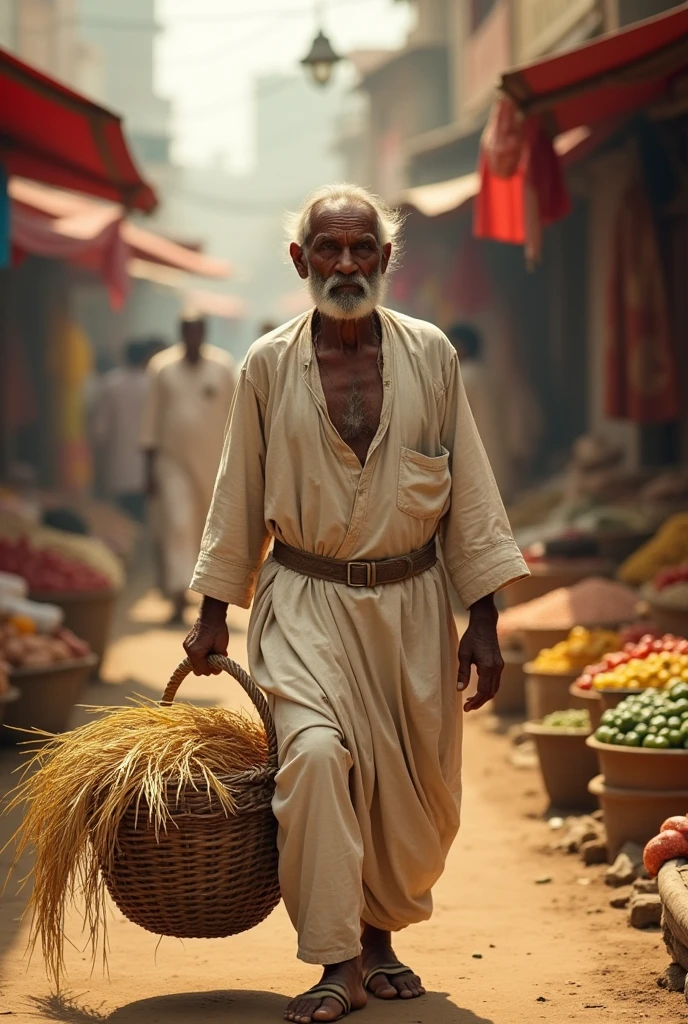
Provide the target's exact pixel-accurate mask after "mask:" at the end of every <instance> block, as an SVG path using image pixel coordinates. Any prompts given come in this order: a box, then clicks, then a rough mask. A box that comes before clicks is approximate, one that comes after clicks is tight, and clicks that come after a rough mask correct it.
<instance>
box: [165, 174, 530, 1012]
mask: <svg viewBox="0 0 688 1024" xmlns="http://www.w3.org/2000/svg"><path fill="white" fill-rule="evenodd" d="M399 228H400V219H399V217H398V215H396V214H395V213H394V212H393V211H391V210H390V209H389V208H387V207H386V206H385V205H384V204H383V203H382V202H381V201H380V200H378V199H377V198H376V197H374V196H372V195H371V194H370V193H368V192H367V191H366V190H364V189H362V188H360V187H357V186H352V185H337V186H331V187H329V188H326V189H323V190H320V191H319V192H317V193H315V194H314V195H313V196H311V198H310V199H309V200H308V201H307V202H306V205H305V206H304V208H303V209H302V211H301V212H300V214H298V215H297V216H296V217H295V218H294V220H293V222H292V223H291V234H290V238H291V245H290V248H289V251H290V255H291V259H292V261H293V263H294V266H295V268H296V271H297V273H298V275H299V277H301V278H302V279H303V280H304V281H305V282H307V286H308V288H309V290H310V294H311V297H312V299H313V302H314V305H315V309H312V310H310V311H309V312H308V313H306V314H304V315H302V316H299V317H297V318H295V319H294V320H292V321H290V322H289V323H288V324H286V325H284V326H283V327H282V328H280V329H278V330H277V331H273V332H272V334H270V335H268V336H267V337H264V338H261V339H260V340H259V341H258V342H256V343H255V344H254V345H253V346H252V348H251V349H250V350H249V353H248V356H247V358H246V360H245V362H244V365H243V367H242V371H241V375H240V378H239V384H238V386H237V390H236V393H235V398H234V404H233V408H232V413H231V417H230V423H229V428H228V431H227V434H226V437H225V447H224V452H223V456H222V463H221V466H220V472H219V474H218V479H217V484H216V488H215V494H214V497H213V503H212V506H211V510H210V515H209V517H208V521H207V524H206V528H205V533H204V537H203V544H202V547H201V553H200V556H199V560H198V564H197V566H196V571H195V574H194V577H193V581H192V589H194V590H196V591H197V592H199V593H200V594H202V595H203V600H202V604H201V608H200V613H199V617H198V619H197V621H196V623H195V625H194V627H193V628H192V630H191V632H190V633H189V635H188V637H187V639H186V641H185V644H184V646H185V649H186V651H187V653H188V655H189V658H190V660H191V664H192V667H193V670H194V672H195V673H196V674H197V675H202V674H207V673H208V672H210V671H212V669H211V666H210V664H209V662H208V655H210V654H211V653H213V652H215V653H219V654H225V653H226V651H227V643H228V633H227V625H226V613H227V607H228V605H229V604H236V605H239V606H240V607H243V608H246V607H248V606H249V605H250V604H251V602H252V601H253V611H252V615H251V621H250V625H249V633H248V651H249V662H250V667H251V673H252V675H253V676H254V678H255V679H256V680H257V682H258V683H259V685H260V686H261V687H263V689H264V690H265V691H266V692H267V693H268V695H269V699H270V706H271V710H272V714H273V717H274V722H275V727H276V730H277V737H278V741H279V756H280V769H279V772H278V774H277V777H276V791H275V797H274V802H273V807H274V811H275V814H276V817H277V820H278V826H279V831H278V846H279V852H280V866H279V870H280V884H281V889H282V895H283V897H284V901H285V904H286V907H287V910H288V912H289V915H290V917H291V920H292V922H293V923H294V925H295V927H296V929H297V932H298V956H299V957H300V959H302V960H304V961H306V962H307V963H313V964H320V965H323V968H324V970H323V975H322V978H321V980H320V982H319V983H318V984H316V985H315V986H314V987H313V988H311V989H309V990H308V991H307V992H305V993H304V994H303V995H301V996H298V997H297V998H296V999H294V1000H293V1001H292V1002H291V1003H290V1004H289V1006H288V1007H287V1010H286V1012H285V1015H284V1016H285V1019H286V1020H289V1021H295V1022H299V1024H308V1022H311V1021H333V1020H338V1019H339V1018H340V1017H343V1016H344V1015H346V1014H347V1013H348V1012H349V1011H350V1010H352V1009H359V1008H360V1007H362V1006H363V1005H364V1004H365V1003H366V999H367V997H368V994H369V993H370V994H372V995H374V996H376V997H378V998H380V999H394V998H401V999H412V998H415V997H417V996H421V995H422V994H423V993H424V991H425V990H424V988H423V986H422V984H421V981H420V979H419V978H418V976H417V975H416V974H415V973H414V971H413V970H412V969H411V968H409V967H407V966H405V965H404V964H402V963H400V961H399V959H398V958H397V956H396V954H395V952H394V950H393V948H392V938H391V933H392V932H395V931H398V930H399V929H401V928H404V927H406V926H407V925H409V924H413V923H415V922H418V921H423V920H426V919H427V918H429V917H430V915H431V912H432V896H431V890H432V887H433V885H434V884H435V882H436V881H437V879H438V878H439V877H440V875H441V873H442V871H443V868H444V863H445V858H446V856H447V853H448V851H449V848H450V846H451V843H452V841H453V839H454V837H455V835H456V832H457V830H458V827H459V808H460V793H461V775H460V757H461V726H462V715H461V697H460V692H461V691H463V690H465V688H466V687H467V685H468V683H469V677H470V673H471V667H472V666H473V665H475V666H476V668H477V673H478V679H479V682H478V692H477V693H476V694H475V695H474V696H472V697H470V698H469V699H468V700H467V701H466V703H465V708H466V710H468V711H472V710H474V709H477V708H479V707H481V706H482V705H483V704H485V703H486V702H487V701H488V700H490V699H491V697H492V696H494V694H495V693H496V691H497V689H498V687H499V680H500V675H501V670H502V666H503V662H502V658H501V654H500V651H499V644H498V640H497V629H496V626H497V612H496V609H495V604H494V598H493V594H494V592H495V591H496V590H499V589H500V588H501V587H503V586H506V585H507V584H508V583H509V582H511V581H513V580H515V579H519V578H521V577H523V576H525V575H527V569H526V566H525V563H524V561H523V559H522V557H521V554H520V551H519V550H518V548H517V546H516V544H515V542H514V540H513V537H512V534H511V530H510V528H509V524H508V522H507V519H506V515H505V513H504V508H503V506H502V503H501V500H500V497H499V492H498V490H497V487H496V485H495V482H494V479H493V476H492V473H491V470H490V466H489V463H488V460H487V458H486V455H485V452H484V449H483V447H482V445H481V443H480V439H479V437H478V433H477V431H476V427H475V424H474V421H473V418H472V416H471V412H470V409H469V406H468V402H467V399H466V392H465V390H464V386H463V383H462V380H461V371H460V368H459V361H458V358H457V355H456V352H455V350H454V349H453V347H452V346H451V344H450V343H449V341H448V340H447V338H446V337H445V336H444V335H443V334H442V333H441V331H439V330H438V329H437V328H436V327H434V326H433V325H432V324H429V323H425V322H423V321H420V320H414V319H412V318H411V317H408V316H404V315H400V314H398V313H394V312H392V311H391V310H389V309H385V308H383V306H382V305H381V303H382V301H383V296H384V290H385V282H386V277H385V274H386V272H387V271H388V269H389V267H390V264H393V262H394V257H395V255H396V252H395V248H394V246H395V241H396V238H397V234H398V231H399ZM437 540H439V541H440V543H441V545H442V548H443V551H444V561H445V564H446V566H447V567H448V572H449V575H450V577H451V579H452V581H453V583H454V584H455V586H456V588H457V590H458V591H459V594H460V595H461V598H462V600H463V602H464V604H465V606H466V607H467V608H469V623H468V627H467V629H466V631H465V633H464V635H463V637H462V639H461V642H460V643H459V640H458V636H457V633H456V628H455V624H454V617H453V615H452V611H451V607H450V604H449V599H448V594H447V579H446V576H445V572H444V568H443V566H442V564H441V563H440V561H439V560H438V558H437V546H436V543H437ZM271 541H272V542H274V543H273V549H272V554H271V555H270V556H269V557H267V559H266V553H267V551H268V547H269V544H270V542H271Z"/></svg>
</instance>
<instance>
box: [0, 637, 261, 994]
mask: <svg viewBox="0 0 688 1024" xmlns="http://www.w3.org/2000/svg"><path fill="white" fill-rule="evenodd" d="M210 661H211V663H212V664H213V666H214V667H216V668H219V669H223V670H224V671H226V672H228V673H229V674H230V675H231V676H233V677H234V678H235V679H236V680H237V682H238V683H239V684H240V685H241V686H242V687H243V689H244V690H245V692H246V693H247V694H248V696H249V698H250V699H251V701H252V702H253V704H254V706H255V708H256V709H257V711H258V714H259V715H260V718H261V720H262V723H263V724H262V727H261V725H259V724H258V723H257V722H255V721H254V720H253V719H251V718H250V717H248V716H247V715H246V714H244V713H241V712H236V711H230V710H227V709H225V708H218V707H197V706H195V705H193V704H187V703H185V702H180V701H176V702H175V700H174V698H175V696H176V694H177V690H178V688H179V686H180V684H181V683H182V681H183V680H184V679H185V678H186V676H187V675H188V673H189V672H190V671H191V666H190V664H189V662H188V660H185V661H184V662H183V663H182V664H181V665H180V666H179V668H178V669H177V670H176V672H175V673H174V675H173V676H172V678H171V680H170V682H169V684H168V686H167V688H166V690H165V693H164V694H163V697H162V700H161V702H160V704H155V703H152V702H139V703H136V704H135V705H134V706H130V707H124V708H122V707H120V708H111V709H106V711H105V714H103V715H101V716H99V717H97V718H95V719H94V720H93V721H91V722H89V723H87V724H86V725H84V726H81V727H80V728H78V729H75V730H74V731H73V732H71V733H67V734H65V735H63V736H59V737H52V738H48V740H47V742H45V743H44V744H43V745H42V746H40V747H39V749H38V750H37V751H36V752H35V754H34V762H35V763H36V765H37V767H38V770H37V771H35V772H33V773H32V774H28V775H27V776H26V778H25V780H24V781H23V782H22V784H21V785H20V786H19V787H18V788H17V790H16V791H15V793H14V795H13V800H12V802H11V806H12V807H13V806H16V805H18V804H26V813H25V815H24V821H23V824H22V825H21V826H20V829H19V831H18V834H17V838H18V843H17V851H16V856H17V858H18V857H19V856H20V855H21V854H22V852H23V850H24V849H25V848H26V847H28V846H33V847H35V850H36V866H35V869H34V887H33V892H32V896H31V906H32V910H33V923H32V939H33V941H34V942H36V941H38V940H40V942H41V945H42V949H43V954H44V957H45V961H46V964H47V966H48V968H49V970H50V971H51V973H52V975H53V977H55V978H56V979H59V976H60V974H61V973H62V971H63V967H64V961H63V945H64V941H65V936H64V934H63V922H64V915H65V909H66V905H67V902H68V901H69V899H70V898H71V894H72V893H73V891H74V887H75V885H76V884H77V883H79V884H80V886H81V889H82V891H83V898H84V902H85V921H86V928H87V931H88V932H89V937H90V940H91V944H92V949H93V953H94V955H95V953H96V951H97V949H99V948H100V946H101V944H102V948H103V950H104V951H106V949H107V946H106V936H105V934H104V929H105V925H106V913H105V905H104V897H105V891H106V890H107V891H108V892H109V894H110V896H111V897H112V899H113V900H114V902H115V904H116V905H117V906H118V907H119V909H120V910H121V912H122V913H123V914H124V915H125V916H126V917H127V918H129V920H131V921H133V922H134V923H136V924H138V925H140V926H141V927H143V928H146V929H147V930H148V931H151V932H154V933H156V934H158V935H169V936H176V937H179V938H220V937H224V936H227V935H233V934H237V933H238V932H242V931H246V930H247V929H249V928H252V927H254V926H255V925H257V924H259V923H260V922H261V921H262V920H263V919H264V918H265V917H267V916H268V914H269V913H270V912H271V911H272V910H273V909H274V907H275V906H276V905H277V903H278V902H279V898H280V890H279V882H278V876H277V841H276V840H277V823H276V819H275V817H274V815H273V812H272V796H273V791H274V777H275V773H276V771H277V739H276V735H275V728H274V724H273V721H272V717H271V715H270V711H269V708H268V704H267V701H266V699H265V697H264V696H263V694H262V693H261V691H260V690H259V689H258V687H257V686H256V685H255V683H254V682H253V680H252V679H251V678H250V677H249V676H248V675H247V674H246V672H244V670H243V669H242V668H241V667H240V666H239V665H237V664H235V663H234V662H233V661H230V660H229V659H228V658H226V657H220V656H218V655H212V656H211V657H210ZM15 862H16V860H15Z"/></svg>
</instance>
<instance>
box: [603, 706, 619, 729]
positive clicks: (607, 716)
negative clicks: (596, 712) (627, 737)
mask: <svg viewBox="0 0 688 1024" xmlns="http://www.w3.org/2000/svg"><path fill="white" fill-rule="evenodd" d="M615 722H616V711H614V710H613V709H612V708H609V709H608V710H607V711H604V712H603V713H602V717H601V718H600V724H601V725H613V724H614V723H615Z"/></svg>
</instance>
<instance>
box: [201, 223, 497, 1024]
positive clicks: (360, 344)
mask: <svg viewBox="0 0 688 1024" xmlns="http://www.w3.org/2000/svg"><path fill="white" fill-rule="evenodd" d="M376 227H377V225H376V219H375V215H374V212H373V211H372V210H371V209H369V208H368V207H366V206H358V205H351V206H349V207H344V208H339V209H332V208H328V207H327V206H326V205H321V206H320V207H317V208H316V209H315V210H314V211H313V216H312V218H311V236H310V238H309V239H308V242H307V245H306V246H305V247H304V248H302V247H301V246H299V245H297V244H296V243H293V244H292V245H291V248H290V254H291V258H292V261H293V263H294V266H295V267H296V270H297V273H298V274H299V276H300V277H301V278H303V279H305V278H307V277H308V276H309V274H310V273H316V274H318V275H319V277H320V278H321V279H328V278H330V277H331V276H332V275H333V274H335V273H338V274H344V275H347V276H353V275H355V274H361V275H363V276H365V277H366V278H370V277H371V276H372V275H374V274H375V273H376V272H378V271H380V272H382V273H384V272H385V271H386V269H387V265H388V263H389V258H390V254H391V246H390V245H389V244H387V245H381V244H380V243H379V241H378V239H377V234H376ZM341 287H342V288H348V289H349V291H350V292H351V293H354V294H355V292H356V291H358V292H359V293H360V292H361V289H360V287H358V286H357V285H355V284H352V285H342V286H341ZM376 326H377V325H376V320H375V314H374V313H373V314H371V315H369V316H365V317H362V318H360V319H352V320H340V319H333V318H331V317H328V316H324V315H322V314H320V324H319V329H318V331H317V334H316V342H317V344H316V355H317V358H318V363H319V367H320V379H321V383H322V387H323V392H324V394H325V400H326V402H327V409H328V413H329V416H330V420H331V421H332V424H333V425H334V427H335V429H337V430H338V432H339V433H340V435H342V436H344V434H345V428H346V424H347V419H346V412H347V400H348V396H349V395H350V393H351V389H352V381H355V384H356V387H357V388H358V389H360V392H361V400H362V404H363V406H364V416H363V421H364V426H363V429H362V430H361V432H360V436H358V437H347V439H346V443H347V444H349V446H350V447H351V449H352V450H353V451H354V452H355V454H356V455H357V457H358V459H359V461H360V462H361V464H363V463H364V462H365V460H366V457H367V454H368V449H369V447H370V444H371V442H372V440H373V437H374V436H375V433H376V431H377V427H378V425H379V421H380V415H381V410H382V393H383V388H382V379H381V376H380V369H379V361H378V357H379V339H378V332H377V330H376ZM226 615H227V605H226V604H224V603H223V602H221V601H218V600H216V599H215V598H211V597H204V598H203V601H202V603H201V610H200V614H199V617H198V619H197V621H196V623H195V625H194V627H193V628H192V630H191V632H190V633H189V635H188V637H187V638H186V641H185V642H184V648H185V650H186V653H187V654H188V656H189V659H190V661H191V665H192V668H193V671H194V673H195V674H196V675H208V674H209V673H210V672H212V671H213V670H212V669H211V668H210V666H209V664H208V660H207V658H208V655H209V654H211V653H218V654H226V653H227V645H228V642H229V634H228V631H227V623H226ZM503 665H504V663H503V661H502V656H501V653H500V650H499V642H498V640H497V610H496V608H495V604H494V599H493V595H492V594H488V595H486V596H485V597H483V598H481V599H480V600H479V601H476V603H475V604H473V605H472V606H471V608H470V609H469V621H468V627H467V629H466V632H465V633H464V635H463V637H462V638H461V642H460V644H459V672H458V679H457V687H458V689H459V690H465V689H466V687H467V686H468V684H469V682H470V676H471V670H472V667H473V666H475V668H476V671H477V675H478V690H477V693H476V694H475V695H474V696H473V697H470V698H469V699H468V700H467V701H466V702H465V704H464V708H465V710H466V711H476V710H477V709H478V708H480V707H482V706H483V705H484V704H486V703H487V702H488V701H489V700H491V699H492V698H493V697H494V695H495V694H496V693H497V690H498V689H499V681H500V677H501V674H502V668H503ZM361 929H362V932H361V941H362V946H363V952H362V955H361V957H356V958H355V959H353V960H347V961H345V962H343V963H340V964H328V965H327V966H326V967H325V968H324V973H323V978H322V980H323V981H337V982H339V983H340V984H343V985H345V986H346V988H347V990H348V992H349V994H350V997H351V1001H352V1004H353V1006H354V1007H361V1006H363V1005H365V1001H366V993H365V991H364V989H363V986H362V975H363V973H364V972H366V971H368V970H369V969H371V968H372V967H374V966H375V965H376V964H382V963H395V962H397V957H396V954H395V953H394V951H393V949H392V945H391V935H390V933H389V932H385V931H381V930H380V929H378V928H373V927H371V926H370V925H366V924H364V923H362V926H361ZM370 991H371V992H372V993H373V995H375V996H377V997H378V998H380V999H395V998H402V999H413V998H415V997H417V996H420V995H423V993H424V992H425V989H424V988H423V986H422V984H421V981H420V979H419V978H418V977H417V976H416V975H415V974H414V973H413V972H411V971H409V972H408V973H405V974H401V975H397V976H393V975H391V976H389V977H387V976H386V975H378V976H377V977H376V978H374V979H373V980H372V981H371V983H370ZM340 1015H341V1006H340V1005H339V1004H338V1003H337V1002H336V1001H334V1000H331V999H314V998H313V997H308V996H306V995H303V996H299V997H297V998H296V999H294V1000H292V1002H291V1003H290V1004H289V1006H288V1007H287V1011H286V1013H285V1019H286V1020H288V1021H292V1022H294V1024H310V1022H312V1021H333V1020H336V1019H338V1018H339V1016H340Z"/></svg>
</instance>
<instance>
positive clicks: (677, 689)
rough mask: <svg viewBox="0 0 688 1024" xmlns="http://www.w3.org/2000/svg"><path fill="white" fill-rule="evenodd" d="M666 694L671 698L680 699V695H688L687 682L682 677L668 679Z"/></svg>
mask: <svg viewBox="0 0 688 1024" xmlns="http://www.w3.org/2000/svg"><path fill="white" fill-rule="evenodd" d="M668 694H669V697H670V698H671V699H672V700H680V698H681V697H688V683H685V682H684V681H683V680H682V679H676V678H675V679H670V680H669V685H668Z"/></svg>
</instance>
